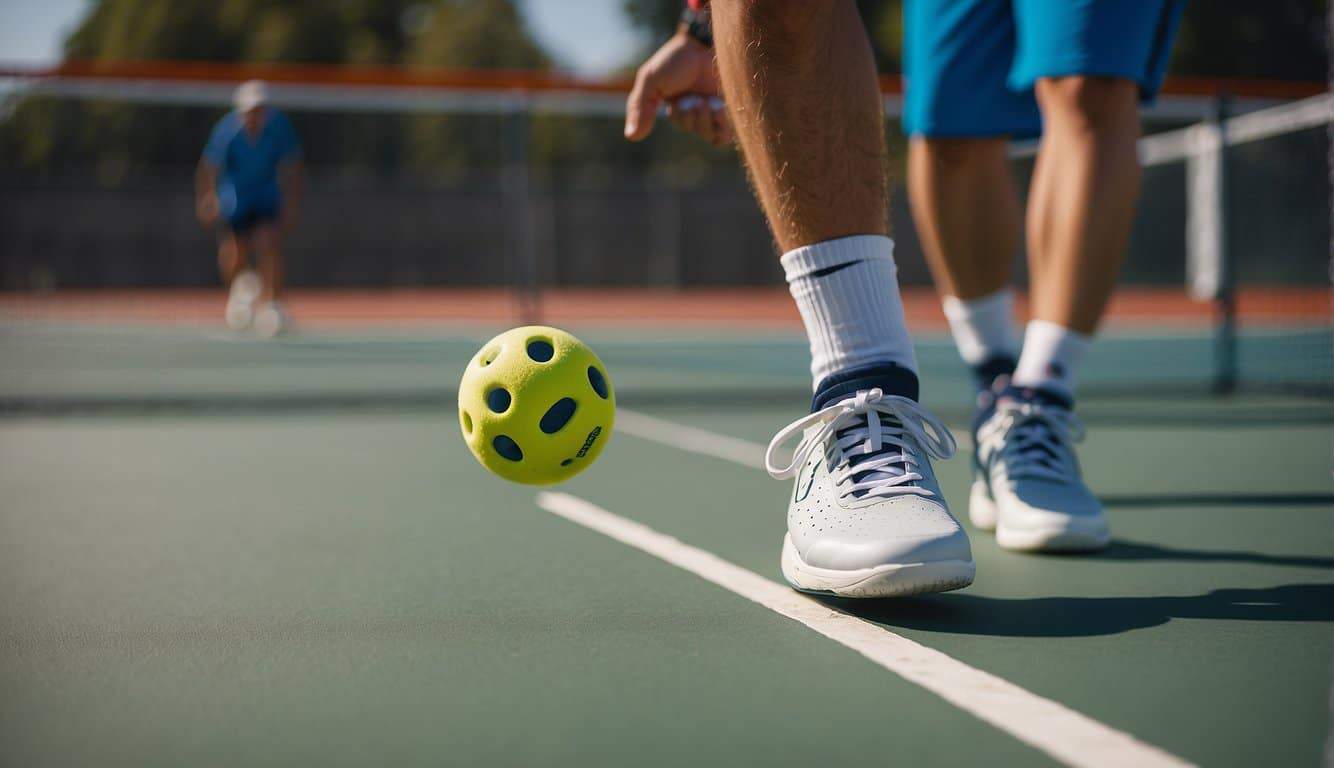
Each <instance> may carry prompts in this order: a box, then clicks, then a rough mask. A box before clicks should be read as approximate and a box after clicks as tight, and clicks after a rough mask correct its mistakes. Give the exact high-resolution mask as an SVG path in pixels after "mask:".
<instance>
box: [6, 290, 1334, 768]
mask: <svg viewBox="0 0 1334 768" xmlns="http://www.w3.org/2000/svg"><path fill="white" fill-rule="evenodd" d="M778 298H780V299H781V297H778ZM214 300H215V301H216V302H217V303H218V307H217V308H216V310H220V306H221V304H220V302H221V299H220V297H214ZM311 302H313V300H311ZM573 303H574V304H578V302H573ZM292 304H293V307H294V311H295V313H296V318H297V322H298V328H299V329H301V330H299V331H298V332H297V333H295V334H293V335H291V336H288V337H285V338H282V339H278V340H273V341H262V340H258V339H254V338H251V337H248V336H237V335H233V334H229V333H228V332H226V331H224V330H222V329H221V325H220V322H218V321H217V320H208V321H205V320H201V321H200V322H199V323H198V324H192V323H181V322H176V323H172V324H160V323H158V324H155V323H153V322H147V321H144V320H143V318H139V319H137V320H136V319H135V318H133V317H129V316H121V317H116V318H112V317H108V316H100V317H94V316H89V315H86V314H79V313H77V312H74V313H65V314H64V315H62V314H60V313H58V312H56V313H51V314H47V315H42V316H41V317H40V321H38V320H34V319H33V318H34V317H37V314H40V313H37V314H34V313H36V309H35V308H34V307H32V306H27V307H25V308H23V314H22V318H21V319H20V320H15V315H14V314H13V312H12V311H11V313H10V314H8V315H7V316H6V317H7V320H6V322H5V324H4V325H3V329H2V330H0V356H2V357H3V359H4V360H5V361H6V364H5V365H4V366H3V368H2V369H0V406H2V409H0V410H2V412H3V417H4V418H3V419H0V454H2V455H3V457H4V459H3V461H0V486H3V487H4V489H5V493H4V503H3V505H0V645H2V647H3V653H0V689H4V690H5V691H6V694H5V696H3V697H0V706H2V707H3V711H2V712H0V764H5V765H88V764H97V765H136V766H141V765H221V764H248V765H287V764H321V765H364V764H396V765H416V764H421V765H428V764H429V765H441V764H449V765H487V764H496V765H571V764H585V765H610V764H617V765H625V764H633V765H679V764H698V765H737V764H770V765H852V764H857V765H863V764H897V765H960V764H988V765H1043V764H1068V765H1175V764H1181V763H1197V764H1202V765H1256V764H1264V765H1314V764H1319V763H1320V761H1321V760H1322V755H1323V754H1325V752H1324V750H1325V749H1326V747H1325V743H1326V740H1327V739H1328V737H1329V732H1330V719H1329V699H1330V691H1331V668H1330V661H1331V648H1334V546H1331V545H1332V544H1334V542H1332V541H1331V533H1332V532H1334V483H1331V478H1330V472H1329V467H1330V459H1331V444H1330V434H1331V425H1334V399H1331V398H1330V396H1329V391H1328V388H1327V384H1328V382H1329V380H1330V379H1329V378H1328V370H1327V369H1321V368H1319V366H1327V365H1328V364H1329V363H1328V356H1327V353H1328V350H1329V348H1330V329H1329V326H1328V323H1327V322H1325V321H1324V320H1322V321H1321V322H1320V323H1317V324H1316V325H1314V326H1311V327H1305V328H1299V329H1295V330H1294V329H1292V328H1282V329H1278V330H1276V329H1273V328H1266V327H1263V324H1262V323H1261V324H1251V325H1248V326H1247V328H1246V329H1245V330H1244V331H1243V333H1242V336H1241V338H1240V341H1239V355H1240V359H1241V362H1242V368H1243V372H1247V371H1251V370H1256V371H1264V372H1265V373H1266V375H1268V376H1270V377H1271V379H1272V380H1271V381H1268V382H1264V384H1265V385H1264V386H1252V387H1242V389H1241V390H1240V391H1239V393H1238V394H1235V395H1232V396H1229V397H1215V396H1212V395H1210V394H1209V393H1208V371H1209V366H1210V359H1211V358H1210V355H1211V351H1212V347H1211V343H1212V339H1211V336H1210V334H1209V332H1208V330H1207V329H1202V328H1199V327H1195V326H1192V324H1191V323H1189V322H1183V323H1179V324H1176V325H1171V324H1166V325H1165V324H1162V323H1159V324H1157V325H1155V326H1153V327H1152V328H1145V327H1140V326H1136V325H1135V324H1134V323H1128V324H1127V323H1122V324H1119V325H1118V324H1116V323H1114V324H1113V328H1112V329H1111V331H1110V332H1109V334H1108V337H1107V338H1106V339H1105V340H1103V341H1101V342H1100V344H1099V346H1097V347H1096V348H1095V351H1094V352H1093V354H1092V358H1091V359H1090V361H1089V362H1088V365H1087V373H1086V374H1085V375H1084V377H1083V381H1084V388H1083V391H1084V392H1085V394H1084V395H1083V397H1082V401H1081V415H1082V417H1083V418H1084V420H1085V422H1086V423H1087V426H1088V430H1089V435H1088V439H1087V441H1086V442H1085V444H1084V446H1083V448H1082V453H1081V457H1082V460H1083V462H1084V465H1085V471H1086V473H1087V475H1088V476H1089V479H1090V484H1091V485H1092V487H1093V488H1094V490H1095V491H1097V492H1098V494H1099V495H1100V496H1101V498H1102V499H1103V501H1104V503H1105V504H1106V505H1107V507H1108V509H1109V512H1110V515H1111V521H1112V527H1113V535H1114V541H1113V544H1112V546H1111V547H1110V549H1108V550H1107V551H1106V552H1104V553H1102V554H1099V555H1096V556H1091V557H1057V556H1024V555H1018V554H1013V553H1007V552H1003V551H1001V550H999V549H998V548H997V547H996V546H995V544H994V542H993V541H992V540H991V539H990V538H989V537H988V536H987V535H986V534H984V533H981V532H976V531H971V532H970V533H971V534H972V537H973V551H974V556H975V558H976V561H977V565H978V577H977V581H976V582H975V583H974V584H973V585H972V586H971V587H969V588H967V589H965V590H963V591H960V592H955V593H950V594H943V595H935V596H929V597H920V598H906V599H897V600H882V601H840V600H832V599H831V600H820V599H813V598H806V597H804V596H799V595H797V593H794V592H791V591H790V590H788V589H787V588H786V587H785V586H780V583H781V576H780V575H779V572H778V549H779V544H780V541H781V538H782V534H783V530H784V516H785V508H786V497H787V494H788V493H789V491H790V488H789V487H788V485H787V483H785V482H778V481H774V480H771V479H770V478H769V477H768V476H767V475H766V474H765V473H764V472H763V471H762V469H760V456H761V453H762V450H763V446H764V444H766V443H767V441H768V439H769V437H770V436H771V435H772V433H773V432H774V431H776V430H777V429H778V428H780V427H782V426H783V425H785V424H787V423H788V422H789V421H791V420H792V419H793V418H796V417H797V416H800V415H801V414H802V413H804V411H805V408H806V406H807V402H806V400H807V397H808V389H807V388H808V386H809V383H808V380H807V375H806V372H805V370H804V368H805V365H806V361H807V358H806V352H805V346H804V341H803V340H802V338H801V337H800V332H799V331H798V330H797V329H796V328H795V327H793V326H792V325H791V324H790V323H788V324H787V325H784V324H783V323H782V322H777V323H773V324H772V326H771V327H759V326H756V327H747V326H741V325H738V324H736V323H729V322H724V321H722V320H717V319H715V320H714V321H711V322H703V321H700V322H688V323H687V322H682V323H674V324H665V326H664V327H648V326H645V327H644V328H626V327H619V328H615V327H610V326H608V325H606V324H598V323H596V322H593V321H591V320H588V321H582V320H580V319H579V318H578V317H576V316H573V315H571V317H574V319H573V320H571V321H570V322H568V323H563V322H559V321H560V317H559V315H560V313H559V312H557V313H556V315H557V316H556V317H554V318H553V319H554V320H556V321H558V322H559V324H563V325H569V326H570V327H569V329H570V330H572V331H574V332H576V333H578V334H580V335H581V336H582V337H583V338H584V339H585V340H586V341H588V342H590V343H591V344H592V345H593V346H594V348H595V349H597V351H598V352H599V354H600V355H601V356H602V357H603V359H604V360H605V362H606V363H607V366H608V368H609V370H610V373H611V375H612V378H613V381H614V383H615V384H616V386H617V388H618V393H619V404H620V406H621V411H620V414H619V417H618V424H617V429H616V432H615V434H614V436H613V439H612V441H611V443H610V444H609V446H608V448H607V450H606V452H605V454H604V455H603V457H602V459H601V460H600V461H599V462H598V464H597V465H596V466H594V467H593V468H591V469H590V470H589V471H588V472H587V473H585V474H584V475H582V476H580V477H578V478H576V479H575V480H574V481H572V482H570V483H568V484H566V485H563V486H560V487H558V488H555V489H551V492H547V493H543V492H542V491H541V490H540V489H534V488H528V487H522V486H516V485H510V484H507V483H505V482H503V481H501V480H499V479H497V478H494V477H492V476H490V475H488V474H487V473H486V472H485V471H484V470H483V469H482V468H481V467H479V466H478V465H477V464H476V462H475V461H474V460H473V459H472V457H471V456H470V455H469V454H468V452H467V450H466V447H465V446H464V444H463V442H462V440H461V439H460V436H459V434H458V426H457V421H456V416H455V406H454V397H455V390H454V387H455V386H456V384H457V379H458V376H459V375H460V373H461V371H462V368H463V366H464V364H465V362H466V361H467V359H468V358H469V356H470V355H471V354H472V352H473V351H475V349H476V348H477V347H478V346H479V345H480V343H481V342H482V341H484V340H485V339H486V338H488V337H489V336H490V335H491V334H492V333H493V332H495V331H496V330H499V326H496V327H483V326H465V325H459V324H457V323H448V322H436V323H432V322H425V321H423V322H421V323H419V324H410V323H398V324H396V325H393V326H392V327H389V326H385V325H382V324H377V323H375V322H373V321H372V320H373V319H372V320H365V317H364V316H362V321H361V322H359V323H357V322H343V323H337V324H330V323H324V324H321V323H320V322H318V321H317V319H316V320H311V321H310V322H308V323H307V324H306V325H305V326H304V327H303V326H301V325H300V323H301V321H302V298H301V297H300V296H297V297H294V299H293V302H292ZM306 306H307V312H306V317H307V318H308V319H310V318H313V317H316V315H317V313H316V312H315V307H316V306H317V303H310V302H308V303H307V305H306ZM210 307H211V305H210ZM10 309H11V310H12V309H13V307H12V306H11V307H10ZM175 311H177V312H178V314H177V315H176V317H177V318H178V319H179V317H180V314H179V308H178V309H177V310H175ZM208 314H209V315H210V316H211V317H220V311H210V312H209V313H208ZM567 314H568V313H567ZM202 315H203V313H201V317H202ZM428 319H429V318H428ZM918 328H919V330H922V326H921V325H920V324H919V325H918ZM936 328H938V326H933V325H931V324H930V323H927V324H926V325H925V329H924V331H923V333H922V335H921V336H920V338H919V356H920V358H921V363H922V367H923V376H924V382H925V386H924V393H925V398H924V399H925V401H926V403H927V404H928V405H929V406H930V407H932V408H933V409H935V410H937V411H938V412H939V413H940V414H941V415H942V416H943V417H944V418H945V420H946V422H947V423H948V424H949V425H950V427H951V428H952V429H953V430H954V431H955V432H956V434H958V435H959V436H960V437H961V438H963V437H964V436H966V422H967V418H968V406H969V385H968V382H967V379H966V374H965V371H964V369H963V367H962V365H961V364H960V363H958V361H957V357H956V355H955V353H954V351H953V349H952V347H951V346H950V344H949V342H948V339H946V338H945V337H944V336H943V335H940V334H939V333H937V332H936V331H935V330H933V329H936ZM1322 349H1323V350H1324V351H1325V355H1326V356H1324V357H1321V356H1320V355H1319V351H1320V350H1322ZM1312 355H1314V357H1313V356H1312ZM1312 366H1315V368H1313V367H1312ZM1287 373H1291V374H1292V375H1293V377H1294V380H1297V381H1301V382H1305V383H1306V384H1308V385H1309V384H1311V383H1312V382H1315V383H1317V384H1318V383H1319V382H1321V381H1323V382H1325V384H1326V387H1325V388H1323V389H1322V388H1320V387H1318V386H1317V387H1314V388H1313V387H1311V386H1305V387H1301V386H1284V384H1285V383H1287V384H1291V383H1292V382H1285V381H1284V380H1283V377H1284V375H1285V374H1287ZM961 443H962V444H963V447H962V448H961V450H960V453H959V455H958V456H956V458H955V459H953V460H951V461H948V462H944V463H942V464H941V465H940V467H939V472H940V475H941V478H942V481H943V484H944V489H945V492H946V495H947V498H948V499H949V500H950V501H951V503H952V505H953V507H954V509H955V511H956V513H958V514H959V515H960V516H961V517H965V519H966V516H965V515H964V514H963V513H964V510H965V505H966V499H967V483H968V446H967V441H966V440H962V439H961ZM965 524H966V523H965Z"/></svg>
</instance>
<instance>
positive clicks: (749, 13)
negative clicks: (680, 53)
mask: <svg viewBox="0 0 1334 768" xmlns="http://www.w3.org/2000/svg"><path fill="white" fill-rule="evenodd" d="M712 8H713V24H714V37H715V40H716V41H717V55H718V71H719V75H720V77H721V80H722V86H723V92H724V94H725V95H726V99H727V103H728V106H729V109H730V110H731V116H732V119H733V123H734V127H735V130H736V133H737V138H738V140H739V142H740V144H741V149H742V152H743V154H744V156H745V159H746V164H747V167H748V168H749V169H750V174H751V179H752V183H753V184H754V185H755V190H756V195H757V196H758V197H759V200H760V204H761V205H762V206H763V207H764V212H765V214H766V215H767V216H768V219H769V226H770V227H771V228H772V230H773V234H774V238H775V239H776V240H777V241H778V245H779V247H780V249H781V250H782V251H790V250H792V249H794V248H798V247H800V246H804V245H809V244H812V243H818V242H822V241H826V240H833V239H836V238H840V237H847V236H850V235H888V234H889V223H888V210H889V184H888V178H887V163H886V156H887V150H886V145H885V126H884V114H883V113H884V110H883V108H882V105H881V100H880V90H879V88H878V84H877V80H876V74H875V60H874V58H873V57H872V54H871V46H870V43H869V41H868V40H867V37H866V30H865V29H863V27H862V22H861V17H860V16H859V15H858V13H857V8H856V6H855V4H854V3H853V2H851V0H822V1H821V2H814V3H813V2H809V0H715V1H714V3H713V4H712Z"/></svg>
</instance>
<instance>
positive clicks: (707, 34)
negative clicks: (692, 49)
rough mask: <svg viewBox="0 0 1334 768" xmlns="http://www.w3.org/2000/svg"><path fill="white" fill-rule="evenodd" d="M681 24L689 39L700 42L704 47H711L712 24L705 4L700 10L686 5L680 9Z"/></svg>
mask: <svg viewBox="0 0 1334 768" xmlns="http://www.w3.org/2000/svg"><path fill="white" fill-rule="evenodd" d="M681 24H682V25H683V26H684V27H685V28H686V34H687V35H690V37H691V39H693V40H695V41H696V42H698V43H701V44H703V45H704V47H706V48H712V47H713V24H712V23H711V22H710V18H709V9H708V7H707V6H706V7H705V8H703V9H702V10H698V11H697V10H695V9H694V8H690V7H688V6H687V7H686V9H685V10H683V11H681Z"/></svg>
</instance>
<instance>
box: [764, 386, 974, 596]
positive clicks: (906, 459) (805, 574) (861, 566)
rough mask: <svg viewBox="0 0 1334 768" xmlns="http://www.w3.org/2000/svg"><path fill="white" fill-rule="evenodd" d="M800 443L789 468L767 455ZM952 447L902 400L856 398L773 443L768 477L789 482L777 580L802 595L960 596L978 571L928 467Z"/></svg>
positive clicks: (870, 395)
mask: <svg viewBox="0 0 1334 768" xmlns="http://www.w3.org/2000/svg"><path fill="white" fill-rule="evenodd" d="M798 433H801V434H802V438H801V441H800V442H799V443H798V444H797V449H796V452H795V454H794V455H793V458H792V463H791V464H789V465H788V466H786V467H778V466H776V465H775V463H774V453H775V451H776V449H777V448H778V447H779V446H781V445H782V444H783V443H785V442H787V441H789V440H790V439H791V438H792V436H794V435H796V434H798ZM954 449H955V444H954V437H953V436H952V435H951V434H950V432H949V430H947V429H946V428H945V426H944V425H943V424H941V423H940V421H939V420H937V419H936V417H935V416H932V415H931V414H930V413H928V412H927V411H926V409H924V408H923V407H922V406H921V405H919V404H918V403H916V402H915V401H913V400H910V399H908V398H906V397H899V396H895V395H885V394H883V393H882V392H881V390H879V389H870V390H860V391H858V392H857V393H856V394H855V395H852V396H849V397H847V398H845V399H842V400H840V401H838V402H836V403H833V404H832V405H829V406H828V407H826V408H823V409H821V410H818V411H816V412H815V413H812V414H810V415H809V416H806V417H804V418H801V419H798V420H797V421H795V422H793V423H792V424H789V425H788V426H787V427H786V428H784V429H783V430H782V431H781V432H779V433H778V434H777V435H775V436H774V439H773V441H772V442H770V443H769V450H768V451H767V452H766V454H765V468H766V469H767V470H768V471H769V474H771V475H773V476H774V477H775V478H779V479H783V478H789V477H795V478H796V487H795V490H794V491H793V493H792V499H791V502H790V504H789V506H788V516H787V530H788V533H787V536H786V538H784V540H783V557H782V566H783V576H784V577H786V578H787V581H788V583H789V584H791V585H792V586H793V587H795V588H796V589H799V590H801V591H803V592H821V593H827V594H835V595H840V596H844V597H891V596H896V595H915V594H922V593H927V592H946V591H949V590H951V589H960V588H962V587H966V586H968V585H969V584H971V583H972V582H973V574H974V572H975V570H976V567H975V565H974V564H973V555H972V550H971V549H970V548H969V546H968V535H967V534H966V533H965V532H964V530H963V527H962V526H960V525H959V522H958V521H957V520H955V519H954V517H953V516H952V515H950V512H949V509H948V508H947V507H946V506H945V500H944V498H943V497H942V496H941V493H940V486H939V485H938V484H937V482H936V477H935V473H934V472H932V469H931V462H930V459H931V457H935V458H940V459H945V458H949V457H950V456H951V455H953V453H954Z"/></svg>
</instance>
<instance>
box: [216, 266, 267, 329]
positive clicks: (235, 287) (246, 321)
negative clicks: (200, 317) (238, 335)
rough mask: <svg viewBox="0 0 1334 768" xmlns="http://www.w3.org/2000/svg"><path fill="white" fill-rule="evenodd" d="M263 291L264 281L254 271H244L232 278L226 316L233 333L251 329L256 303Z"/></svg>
mask: <svg viewBox="0 0 1334 768" xmlns="http://www.w3.org/2000/svg"><path fill="white" fill-rule="evenodd" d="M263 290H264V283H263V281H261V280H260V278H259V275H257V274H255V271H254V270H252V269H246V270H242V271H241V272H240V273H238V274H237V275H236V277H234V278H232V286H231V289H230V290H229V291H228V293H227V309H226V312H225V314H224V319H225V320H226V322H227V327H228V328H231V329H232V330H233V331H244V330H245V329H247V328H249V327H250V325H251V323H253V322H254V321H255V302H256V301H258V300H259V294H260V293H261V292H262V291H263Z"/></svg>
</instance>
